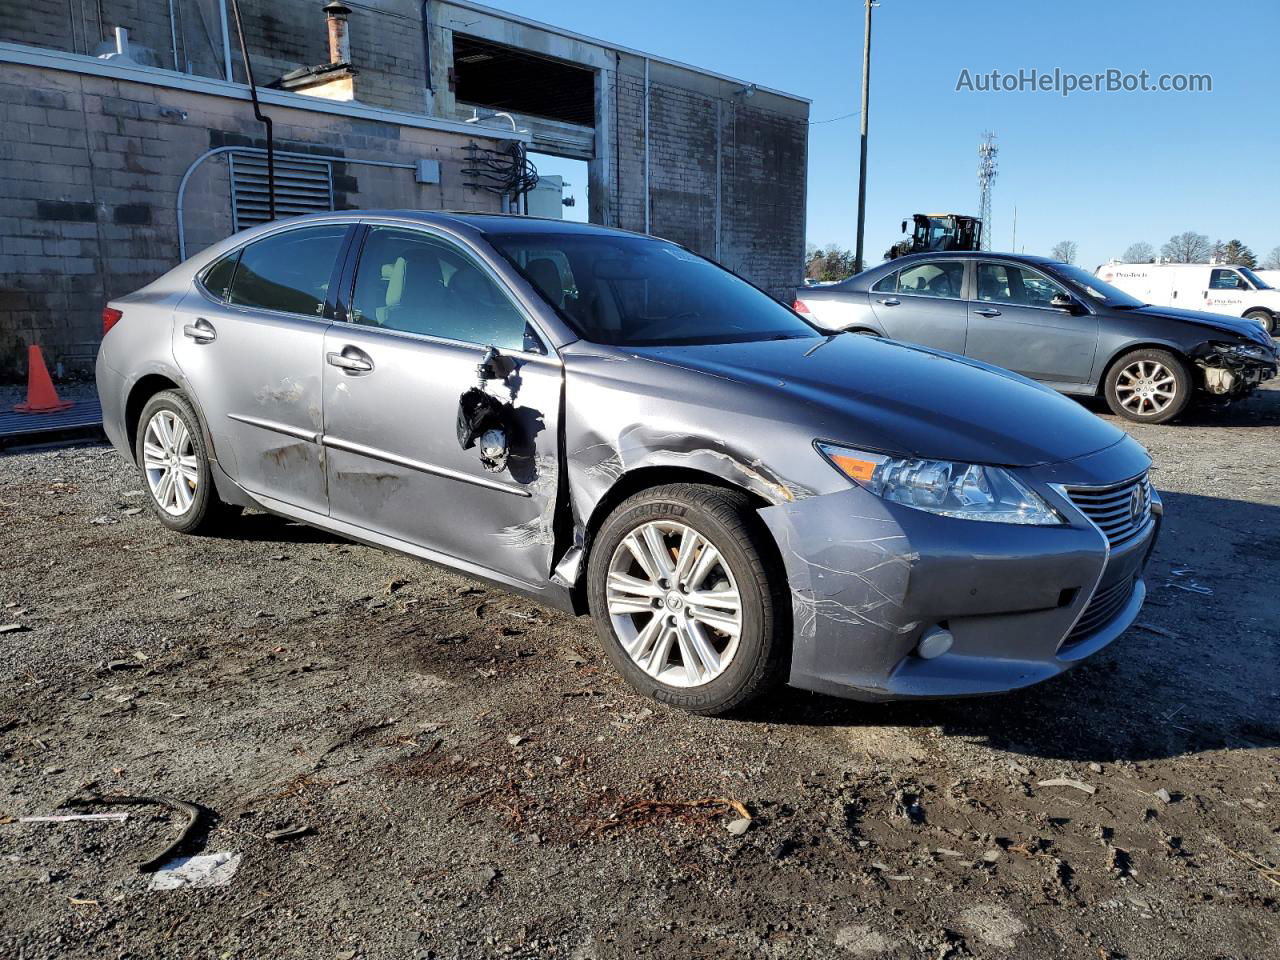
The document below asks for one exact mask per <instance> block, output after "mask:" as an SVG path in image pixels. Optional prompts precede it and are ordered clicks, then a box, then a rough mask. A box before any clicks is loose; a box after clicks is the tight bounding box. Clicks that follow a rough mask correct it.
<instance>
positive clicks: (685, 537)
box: [671, 527, 703, 583]
mask: <svg viewBox="0 0 1280 960" xmlns="http://www.w3.org/2000/svg"><path fill="white" fill-rule="evenodd" d="M702 542H703V540H702V537H701V536H700V535H699V534H698V532H697V531H696V530H691V529H689V528H688V527H685V528H684V532H683V533H682V534H681V535H680V546H679V548H677V551H676V566H675V569H674V570H673V571H672V573H671V576H672V577H673V578H674V580H675V581H676V583H684V582H685V578H686V577H687V576H688V575H689V568H690V567H692V566H693V562H694V559H695V558H696V557H697V555H698V547H699V545H701V544H702Z"/></svg>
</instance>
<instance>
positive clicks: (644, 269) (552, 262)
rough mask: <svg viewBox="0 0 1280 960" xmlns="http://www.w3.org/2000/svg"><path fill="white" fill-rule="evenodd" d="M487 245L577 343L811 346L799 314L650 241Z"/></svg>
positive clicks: (526, 237) (609, 238) (569, 237)
mask: <svg viewBox="0 0 1280 960" xmlns="http://www.w3.org/2000/svg"><path fill="white" fill-rule="evenodd" d="M488 240H489V242H490V243H492V244H493V246H494V247H495V248H497V250H498V251H499V252H500V253H501V254H502V255H503V256H504V257H506V258H507V259H508V260H509V261H510V262H511V264H512V265H513V266H514V267H515V268H516V269H517V270H519V271H520V273H522V274H523V275H524V277H525V279H526V280H528V281H529V282H530V283H531V284H532V285H533V287H534V288H535V289H536V290H537V291H538V292H539V293H540V294H541V295H542V297H543V299H544V300H546V301H547V303H549V304H550V305H551V306H552V307H554V308H555V309H556V310H557V311H558V312H559V314H560V316H561V317H563V318H564V320H565V322H566V323H568V324H569V325H570V326H571V327H573V329H574V330H575V331H577V333H578V334H579V335H581V336H582V337H583V338H584V339H586V340H591V341H593V342H595V343H606V344H614V345H619V346H633V347H640V346H659V345H672V344H699V343H743V342H746V341H749V340H779V339H790V338H794V337H817V336H818V333H817V331H815V330H814V328H813V327H811V326H809V325H808V324H807V323H805V322H804V321H803V320H801V319H800V318H799V317H798V316H796V314H794V313H792V312H791V311H790V310H789V309H787V308H786V307H784V306H783V305H782V304H780V303H778V302H777V301H776V300H774V299H772V298H771V297H770V296H769V295H768V294H766V293H763V292H762V291H760V290H757V289H756V288H755V287H753V286H751V284H749V283H747V282H746V281H745V280H742V279H740V278H738V277H736V276H734V275H733V274H732V273H730V272H729V271H727V270H725V269H723V268H721V267H718V266H716V265H715V264H714V263H712V262H711V261H709V260H704V259H703V258H702V257H699V256H697V255H696V254H693V253H690V252H689V251H688V250H685V249H684V248H683V247H678V246H676V245H675V244H673V243H667V242H666V241H663V240H653V239H649V238H647V237H628V236H614V235H609V234H549V233H507V234H502V233H499V234H489V235H488Z"/></svg>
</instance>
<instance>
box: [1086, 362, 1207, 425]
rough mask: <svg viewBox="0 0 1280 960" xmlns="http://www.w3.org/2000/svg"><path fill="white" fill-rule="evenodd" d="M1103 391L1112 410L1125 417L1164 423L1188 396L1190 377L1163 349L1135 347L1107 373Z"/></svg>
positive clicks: (1189, 396)
mask: <svg viewBox="0 0 1280 960" xmlns="http://www.w3.org/2000/svg"><path fill="white" fill-rule="evenodd" d="M1106 394H1107V404H1108V406H1110V407H1111V410H1112V412H1114V413H1116V414H1119V415H1120V416H1122V417H1124V418H1126V419H1128V420H1133V421H1135V422H1137V423H1165V422H1167V421H1169V420H1172V419H1173V418H1174V417H1176V416H1177V415H1178V414H1180V413H1181V412H1182V411H1183V410H1184V409H1185V408H1186V406H1187V403H1188V402H1189V401H1190V400H1191V377H1190V376H1189V375H1188V373H1187V368H1186V366H1185V365H1184V364H1183V363H1182V361H1181V360H1179V359H1178V358H1177V357H1175V356H1174V355H1173V354H1172V353H1169V352H1168V351H1167V350H1135V351H1134V352H1133V353H1130V354H1126V355H1125V356H1123V357H1121V358H1120V360H1118V361H1117V362H1116V364H1115V365H1114V366H1113V367H1112V368H1111V372H1110V373H1108V374H1107V383H1106Z"/></svg>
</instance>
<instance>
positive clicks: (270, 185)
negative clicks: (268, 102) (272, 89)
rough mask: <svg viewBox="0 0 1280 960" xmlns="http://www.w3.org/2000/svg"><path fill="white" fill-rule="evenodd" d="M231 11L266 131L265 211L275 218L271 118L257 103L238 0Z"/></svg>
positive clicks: (252, 96)
mask: <svg viewBox="0 0 1280 960" xmlns="http://www.w3.org/2000/svg"><path fill="white" fill-rule="evenodd" d="M231 13H232V14H233V15H234V16H235V20H236V33H237V34H238V35H239V37H240V59H242V60H243V61H244V73H245V78H246V79H247V80H248V81H249V98H250V99H251V100H252V101H253V115H254V116H255V117H257V119H258V122H259V123H261V124H262V126H263V127H265V128H266V132H267V211H268V214H269V216H270V217H271V219H272V220H274V219H275V218H276V148H275V137H274V134H273V129H272V125H271V118H270V117H268V116H267V115H266V114H265V113H263V112H262V105H261V104H260V103H258V85H257V84H256V83H254V82H253V61H252V60H250V59H249V45H248V44H247V43H245V39H244V22H243V21H242V20H241V19H240V0H231Z"/></svg>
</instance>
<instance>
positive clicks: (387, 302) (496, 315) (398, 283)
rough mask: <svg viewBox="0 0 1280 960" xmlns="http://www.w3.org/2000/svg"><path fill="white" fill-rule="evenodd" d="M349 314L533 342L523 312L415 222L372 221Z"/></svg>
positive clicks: (486, 339)
mask: <svg viewBox="0 0 1280 960" xmlns="http://www.w3.org/2000/svg"><path fill="white" fill-rule="evenodd" d="M351 303H352V310H351V319H352V321H353V322H355V323H359V324H363V325H365V326H371V327H383V328H385V329H387V330H398V331H401V332H403V333H418V334H422V335H424V336H430V337H441V338H443V339H446V340H460V341H462V342H464V343H475V344H479V345H481V346H495V347H500V348H502V349H506V350H538V349H541V347H540V344H539V343H538V341H537V338H536V336H534V335H533V333H532V331H530V330H529V329H528V325H527V323H526V321H525V319H524V315H523V314H522V313H521V312H520V311H519V310H518V309H517V308H516V306H515V305H514V304H513V303H512V302H511V300H510V299H509V298H508V297H507V295H506V293H505V292H503V291H502V290H501V289H499V287H498V285H497V284H496V283H494V281H493V280H491V279H490V278H489V277H488V275H486V274H485V273H484V271H482V270H481V269H480V267H479V266H477V265H476V264H475V263H474V262H473V261H472V260H471V259H470V258H469V257H467V256H466V255H464V254H462V253H461V252H460V251H459V250H457V249H456V248H455V247H454V246H452V245H451V244H448V243H446V242H444V241H443V240H438V239H436V238H434V237H431V236H428V235H427V234H425V233H421V232H419V231H416V230H402V229H397V228H395V227H373V228H371V229H370V230H369V237H368V239H367V240H366V241H365V244H364V251H363V252H362V253H361V255H360V269H359V270H358V271H357V273H356V287H355V294H354V296H353V297H352V301H351Z"/></svg>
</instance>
